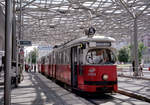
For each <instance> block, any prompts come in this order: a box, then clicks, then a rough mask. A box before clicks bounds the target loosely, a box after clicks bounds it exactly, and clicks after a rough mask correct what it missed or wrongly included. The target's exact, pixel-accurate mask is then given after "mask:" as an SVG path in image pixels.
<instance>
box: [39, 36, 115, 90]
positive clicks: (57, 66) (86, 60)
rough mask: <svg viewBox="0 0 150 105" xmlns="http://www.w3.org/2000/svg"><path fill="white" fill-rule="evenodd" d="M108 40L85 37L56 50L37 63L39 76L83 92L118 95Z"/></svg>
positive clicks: (100, 37) (110, 41)
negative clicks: (113, 93)
mask: <svg viewBox="0 0 150 105" xmlns="http://www.w3.org/2000/svg"><path fill="white" fill-rule="evenodd" d="M114 41H115V40H114V39H113V38H110V37H102V36H94V37H92V38H89V37H84V38H80V39H76V40H73V41H70V42H68V43H66V44H63V45H61V46H57V47H55V48H54V49H53V50H52V51H51V52H50V53H49V54H48V55H46V56H44V57H42V58H41V59H40V60H39V62H38V66H39V69H41V70H39V71H40V72H41V73H42V74H44V75H46V76H49V77H51V78H53V79H56V80H58V81H61V82H62V83H64V84H67V85H70V87H71V88H72V89H77V90H80V91H84V92H91V93H92V92H103V93H105V92H117V90H118V85H117V70H116V65H115V62H116V57H115V54H114V51H115V49H114V48H113V47H112V42H114Z"/></svg>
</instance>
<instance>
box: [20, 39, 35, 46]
mask: <svg viewBox="0 0 150 105" xmlns="http://www.w3.org/2000/svg"><path fill="white" fill-rule="evenodd" d="M19 45H20V46H32V43H31V41H27V40H20V41H19Z"/></svg>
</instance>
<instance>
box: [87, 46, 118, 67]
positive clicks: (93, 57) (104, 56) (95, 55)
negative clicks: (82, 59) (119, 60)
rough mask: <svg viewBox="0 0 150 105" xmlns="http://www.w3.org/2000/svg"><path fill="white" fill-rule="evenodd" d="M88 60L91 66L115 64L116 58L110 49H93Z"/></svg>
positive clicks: (89, 52) (88, 54)
mask: <svg viewBox="0 0 150 105" xmlns="http://www.w3.org/2000/svg"><path fill="white" fill-rule="evenodd" d="M86 60H87V62H88V63H89V64H114V63H115V61H116V57H115V55H114V53H113V52H112V51H111V50H110V49H104V48H103V49H91V50H89V51H88V53H87V55H86Z"/></svg>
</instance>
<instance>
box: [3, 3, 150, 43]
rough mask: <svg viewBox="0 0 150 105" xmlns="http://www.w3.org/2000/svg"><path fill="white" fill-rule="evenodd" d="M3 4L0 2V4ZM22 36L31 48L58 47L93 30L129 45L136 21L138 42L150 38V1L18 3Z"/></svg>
mask: <svg viewBox="0 0 150 105" xmlns="http://www.w3.org/2000/svg"><path fill="white" fill-rule="evenodd" d="M3 2H4V1H2V0H1V4H4V3H3ZM21 2H22V22H21V23H22V25H21V30H22V35H23V39H24V40H31V41H32V42H33V43H34V44H41V45H42V44H50V45H55V44H61V43H63V42H66V41H68V40H71V39H75V38H78V37H81V36H85V34H84V30H85V29H87V28H89V27H91V26H92V27H94V28H95V29H96V34H97V35H103V36H111V37H113V38H115V39H116V40H117V41H118V42H119V41H129V42H130V38H131V36H132V35H133V33H134V20H135V18H137V25H138V38H141V37H142V36H143V35H150V34H149V33H150V0H21ZM19 11H20V1H19V0H17V1H16V19H17V27H18V28H17V29H19V28H20V27H19V26H20V25H19V24H20V21H19V20H20V19H19V14H20V12H19Z"/></svg>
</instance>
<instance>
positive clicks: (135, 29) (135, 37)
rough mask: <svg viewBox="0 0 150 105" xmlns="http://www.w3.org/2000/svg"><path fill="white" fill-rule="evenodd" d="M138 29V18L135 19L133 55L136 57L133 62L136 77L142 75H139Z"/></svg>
mask: <svg viewBox="0 0 150 105" xmlns="http://www.w3.org/2000/svg"><path fill="white" fill-rule="evenodd" d="M137 29H138V27H137V18H136V17H135V18H134V35H133V36H134V40H133V41H134V44H133V55H134V59H133V62H134V63H135V73H134V75H135V76H138V75H140V74H139V69H138V67H139V59H138V38H137V33H138V32H137V31H138V30H137Z"/></svg>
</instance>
